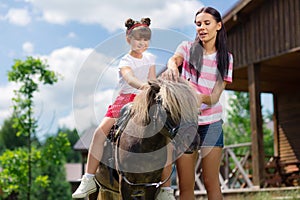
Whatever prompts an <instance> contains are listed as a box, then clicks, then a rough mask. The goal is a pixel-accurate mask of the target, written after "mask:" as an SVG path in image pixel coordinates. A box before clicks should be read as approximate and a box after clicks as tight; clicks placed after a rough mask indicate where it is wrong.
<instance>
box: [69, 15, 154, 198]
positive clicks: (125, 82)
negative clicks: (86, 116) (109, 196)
mask: <svg viewBox="0 0 300 200" xmlns="http://www.w3.org/2000/svg"><path fill="white" fill-rule="evenodd" d="M149 25H150V19H149V18H143V19H141V21H134V20H132V19H128V20H127V21H126V22H125V26H126V27H127V31H126V40H127V42H128V44H129V45H130V47H131V48H130V52H129V53H128V54H126V55H125V56H123V57H122V59H121V61H120V63H119V74H120V76H119V77H120V79H119V83H120V87H121V88H120V89H121V90H120V94H119V95H118V97H117V98H116V100H115V102H114V103H113V104H112V105H110V106H109V108H108V111H107V113H106V115H105V117H104V119H103V120H102V122H101V123H100V125H99V126H98V127H97V129H96V130H95V132H94V136H93V140H92V143H91V145H90V148H89V153H88V160H87V167H86V172H85V174H84V175H83V177H82V180H81V183H80V185H79V187H78V188H77V190H76V191H75V192H74V193H73V194H72V197H73V198H85V197H87V196H88V195H89V194H91V193H94V192H95V191H96V190H97V188H96V183H95V181H94V176H95V173H96V170H97V168H98V166H99V161H100V160H101V158H102V155H103V146H104V142H105V140H106V136H107V135H108V134H109V131H110V130H111V128H112V126H113V125H114V124H115V122H116V120H117V118H118V117H119V112H120V110H121V108H122V107H123V106H124V105H125V104H127V103H129V102H132V101H133V99H134V98H135V96H136V94H137V93H138V92H139V91H140V90H143V89H146V88H148V87H149V85H148V83H147V81H148V80H152V79H155V78H156V71H155V57H154V56H153V55H152V54H150V53H148V52H146V50H147V49H148V47H149V41H150V38H151V30H150V28H149Z"/></svg>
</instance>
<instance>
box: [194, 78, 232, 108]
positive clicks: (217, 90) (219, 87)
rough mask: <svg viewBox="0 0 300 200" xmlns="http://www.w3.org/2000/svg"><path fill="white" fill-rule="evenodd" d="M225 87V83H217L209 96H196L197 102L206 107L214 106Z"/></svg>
mask: <svg viewBox="0 0 300 200" xmlns="http://www.w3.org/2000/svg"><path fill="white" fill-rule="evenodd" d="M226 85H227V82H226V81H217V83H216V85H215V87H214V89H213V91H212V93H211V95H205V94H198V98H199V101H200V102H202V103H205V104H207V105H214V104H216V103H217V102H218V101H219V99H220V96H221V94H222V92H223V91H224V89H225V87H226Z"/></svg>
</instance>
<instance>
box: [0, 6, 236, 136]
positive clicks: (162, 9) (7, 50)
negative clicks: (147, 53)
mask: <svg viewBox="0 0 300 200" xmlns="http://www.w3.org/2000/svg"><path fill="white" fill-rule="evenodd" d="M126 2H127V3H126ZM237 2H238V0H227V1H223V0H215V1H213V0H202V1H197V0H164V1H161V0H143V1H140V0H131V1H121V0H101V1H98V0H86V1H82V0H63V1H61V0H0V29H1V36H0V61H1V62H0V125H1V124H2V122H3V120H4V119H5V118H7V117H8V116H10V114H11V112H12V109H11V98H12V96H13V92H12V91H13V89H14V88H16V85H15V84H13V83H8V82H7V71H8V70H10V68H11V66H12V65H13V61H14V59H25V58H26V56H34V57H40V58H42V59H44V60H46V61H47V62H48V64H49V66H50V69H51V70H54V71H56V72H58V73H59V74H61V76H62V79H60V80H59V82H58V83H57V84H55V85H54V86H43V87H41V88H40V91H39V93H36V95H35V104H36V106H35V113H36V117H37V119H38V120H39V125H40V127H39V134H40V135H43V134H45V133H49V132H55V131H56V129H57V127H59V126H61V127H62V126H67V127H70V128H74V127H75V128H77V129H78V130H79V131H82V130H84V129H85V128H87V127H88V126H91V125H94V124H97V123H99V121H100V120H101V118H102V116H103V115H104V112H105V110H106V108H107V105H108V104H109V103H111V101H112V99H113V97H114V96H115V95H116V93H117V92H116V91H115V88H116V82H117V75H116V74H117V71H116V69H115V68H114V67H111V68H110V67H107V66H115V65H117V58H119V57H120V56H121V55H123V54H124V53H127V51H128V48H129V47H128V45H127V44H126V43H125V37H124V30H125V27H124V22H125V20H126V19H127V18H133V19H136V20H138V19H140V18H142V17H150V18H151V20H152V23H151V28H152V29H153V38H152V41H151V45H150V46H151V47H152V50H153V52H154V53H155V54H157V56H158V60H159V62H160V64H159V65H161V66H162V65H164V63H165V61H166V59H167V57H168V56H170V55H171V53H172V52H173V51H174V50H175V48H176V46H177V44H178V42H180V41H181V40H184V39H193V38H194V36H195V30H194V24H193V20H194V19H193V18H194V14H195V12H196V11H197V10H198V9H199V8H200V7H202V6H203V5H205V6H212V7H215V8H216V9H218V10H219V11H220V13H221V14H222V15H224V14H225V13H226V12H227V11H228V10H229V9H231V8H232V6H233V5H234V4H236V3H237ZM95 74H97V76H93V75H95Z"/></svg>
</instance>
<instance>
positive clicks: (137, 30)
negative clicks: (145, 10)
mask: <svg viewBox="0 0 300 200" xmlns="http://www.w3.org/2000/svg"><path fill="white" fill-rule="evenodd" d="M150 24H151V20H150V18H142V19H141V20H140V21H135V20H133V19H131V18H129V19H127V20H126V22H125V27H126V28H127V30H126V35H127V36H133V37H135V38H145V39H148V40H150V38H151V30H150V28H149V26H150Z"/></svg>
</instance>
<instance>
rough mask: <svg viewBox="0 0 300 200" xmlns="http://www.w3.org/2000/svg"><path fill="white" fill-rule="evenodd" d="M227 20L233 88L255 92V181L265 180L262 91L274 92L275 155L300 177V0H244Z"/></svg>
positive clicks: (252, 103) (252, 101)
mask: <svg viewBox="0 0 300 200" xmlns="http://www.w3.org/2000/svg"><path fill="white" fill-rule="evenodd" d="M223 21H224V25H225V28H226V31H227V34H228V44H229V49H230V51H231V52H232V53H233V55H234V81H233V84H230V85H228V87H227V89H228V90H234V91H247V92H249V94H250V111H251V128H252V146H251V149H252V150H251V153H252V168H253V184H254V185H256V186H262V184H263V183H264V180H265V174H264V172H265V170H264V167H265V157H264V147H263V133H262V114H261V97H260V96H261V93H271V94H273V102H274V151H275V155H274V156H276V157H277V158H278V159H279V162H278V163H279V164H280V166H281V168H282V169H283V170H285V171H286V172H287V173H296V174H298V177H300V176H299V163H300V92H299V91H300V88H299V85H298V84H299V80H300V1H299V0H241V1H239V2H238V3H237V4H236V5H235V6H234V7H233V8H232V9H231V10H230V11H229V12H228V13H227V14H226V15H224V17H223ZM299 179H300V178H299ZM299 179H298V180H299Z"/></svg>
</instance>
